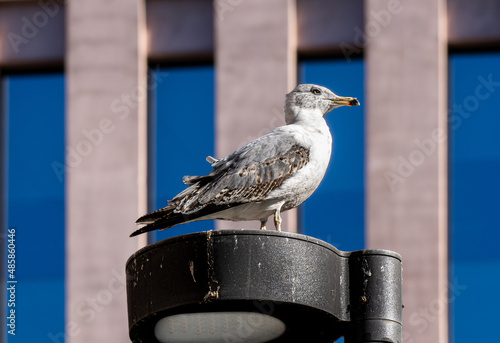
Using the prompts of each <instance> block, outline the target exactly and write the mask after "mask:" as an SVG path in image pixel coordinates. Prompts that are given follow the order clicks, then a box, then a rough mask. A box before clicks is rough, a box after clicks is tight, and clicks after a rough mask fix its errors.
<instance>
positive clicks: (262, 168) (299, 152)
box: [169, 131, 309, 213]
mask: <svg viewBox="0 0 500 343" xmlns="http://www.w3.org/2000/svg"><path fill="white" fill-rule="evenodd" d="M308 161H309V150H308V149H306V148H305V147H303V146H300V145H298V144H297V143H296V141H295V140H294V139H293V137H290V136H288V135H286V134H283V133H282V132H281V131H272V132H270V133H269V134H267V135H265V136H263V137H261V138H259V139H257V140H255V141H253V142H251V143H249V144H247V145H245V146H244V147H242V148H240V149H238V150H236V151H235V152H234V153H232V154H231V155H229V156H227V157H225V158H223V159H221V160H219V161H217V162H216V163H214V165H213V167H214V170H213V171H212V172H211V173H210V174H208V175H206V176H200V177H190V178H189V183H190V184H192V185H193V186H191V187H189V188H188V189H186V190H185V191H184V192H181V193H180V194H179V195H177V196H176V197H175V198H174V199H172V200H171V201H170V202H169V204H171V205H174V204H175V205H176V210H177V211H180V212H182V213H190V212H192V211H198V210H200V209H201V208H203V207H205V206H206V205H208V204H211V205H223V206H224V207H226V206H227V205H228V204H242V203H247V202H252V201H260V200H263V199H264V198H265V197H266V195H267V194H269V193H270V192H271V191H273V190H274V189H276V188H278V187H279V186H280V185H281V184H282V183H283V181H285V180H286V179H287V178H289V177H290V176H292V175H293V174H295V173H296V172H297V171H298V170H300V169H301V168H303V167H304V166H305V165H306V164H307V162H308Z"/></svg>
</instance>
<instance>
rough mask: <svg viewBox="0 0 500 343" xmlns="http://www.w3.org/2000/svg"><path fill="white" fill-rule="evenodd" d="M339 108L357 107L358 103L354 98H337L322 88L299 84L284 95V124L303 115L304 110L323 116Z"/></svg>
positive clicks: (337, 96)
mask: <svg viewBox="0 0 500 343" xmlns="http://www.w3.org/2000/svg"><path fill="white" fill-rule="evenodd" d="M341 106H359V101H358V99H356V98H351V97H346V96H339V95H337V94H335V93H334V92H332V91H331V90H329V89H328V88H325V87H322V86H318V85H313V84H301V85H298V86H297V87H295V89H294V90H293V91H291V92H290V93H288V94H287V95H286V102H285V116H286V118H285V119H286V123H287V124H291V123H293V122H294V121H295V120H296V116H298V115H301V114H303V112H304V110H306V111H307V112H308V113H316V114H320V115H321V116H324V115H325V114H327V113H328V112H330V111H331V110H333V109H334V108H337V107H341Z"/></svg>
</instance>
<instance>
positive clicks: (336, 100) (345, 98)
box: [330, 96, 360, 106]
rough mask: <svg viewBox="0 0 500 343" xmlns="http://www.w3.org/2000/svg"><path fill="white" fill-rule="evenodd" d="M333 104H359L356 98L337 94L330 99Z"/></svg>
mask: <svg viewBox="0 0 500 343" xmlns="http://www.w3.org/2000/svg"><path fill="white" fill-rule="evenodd" d="M330 100H331V101H332V102H333V104H334V105H335V106H359V105H360V104H359V101H358V99H356V98H351V97H348V96H339V97H336V98H333V99H330Z"/></svg>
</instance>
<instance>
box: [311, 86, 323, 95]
mask: <svg viewBox="0 0 500 343" xmlns="http://www.w3.org/2000/svg"><path fill="white" fill-rule="evenodd" d="M311 93H313V94H314V95H320V94H321V91H320V90H319V89H318V88H313V89H311Z"/></svg>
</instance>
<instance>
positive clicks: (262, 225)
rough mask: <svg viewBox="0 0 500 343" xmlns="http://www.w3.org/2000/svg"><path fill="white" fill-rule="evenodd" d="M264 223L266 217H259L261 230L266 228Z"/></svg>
mask: <svg viewBox="0 0 500 343" xmlns="http://www.w3.org/2000/svg"><path fill="white" fill-rule="evenodd" d="M266 223H267V217H265V218H261V219H260V229H261V230H265V229H266Z"/></svg>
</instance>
